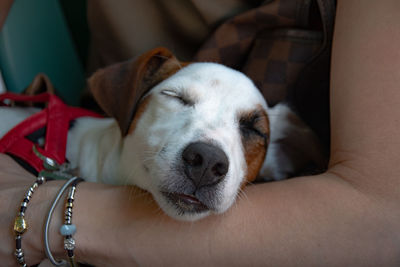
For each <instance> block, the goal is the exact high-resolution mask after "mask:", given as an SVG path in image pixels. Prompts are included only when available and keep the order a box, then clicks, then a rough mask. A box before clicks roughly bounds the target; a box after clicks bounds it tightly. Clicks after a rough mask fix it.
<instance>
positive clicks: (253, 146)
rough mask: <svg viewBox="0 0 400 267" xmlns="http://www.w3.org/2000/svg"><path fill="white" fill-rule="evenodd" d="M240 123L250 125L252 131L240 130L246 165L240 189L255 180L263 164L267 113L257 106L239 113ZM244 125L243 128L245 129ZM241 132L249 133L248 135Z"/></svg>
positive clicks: (267, 128) (267, 126)
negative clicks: (244, 176)
mask: <svg viewBox="0 0 400 267" xmlns="http://www.w3.org/2000/svg"><path fill="white" fill-rule="evenodd" d="M239 118H240V119H239V120H240V121H241V122H243V121H244V122H246V123H249V122H250V123H251V127H252V128H254V130H255V131H256V132H252V130H248V129H244V130H242V143H243V148H244V154H245V158H246V164H247V174H246V179H245V181H244V182H243V184H242V187H243V186H244V185H246V184H247V183H250V182H252V181H254V180H255V179H256V178H257V175H258V172H259V171H260V168H261V166H262V164H263V162H264V159H265V155H266V153H267V147H268V142H269V120H268V116H267V113H266V112H265V111H264V109H263V108H262V107H261V106H259V107H257V108H256V109H255V110H253V111H246V112H241V113H240V114H239ZM247 126H248V125H246V126H245V127H247ZM243 131H250V132H249V133H246V132H243Z"/></svg>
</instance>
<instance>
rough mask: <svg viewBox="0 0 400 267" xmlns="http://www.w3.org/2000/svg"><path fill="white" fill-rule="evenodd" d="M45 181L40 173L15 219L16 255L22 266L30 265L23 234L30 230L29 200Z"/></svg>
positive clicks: (26, 194)
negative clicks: (27, 215) (27, 221)
mask: <svg viewBox="0 0 400 267" xmlns="http://www.w3.org/2000/svg"><path fill="white" fill-rule="evenodd" d="M45 182H46V178H45V177H44V176H41V175H39V176H38V177H37V178H36V181H35V182H34V183H33V185H32V186H31V187H29V189H28V191H27V192H26V193H25V196H24V199H23V200H22V202H21V205H20V209H19V212H18V215H17V217H15V220H14V234H15V257H16V259H17V261H18V264H19V265H20V266H22V267H27V266H28V265H27V264H26V263H25V257H24V251H23V250H22V235H23V234H24V233H25V232H26V231H27V230H28V224H27V223H26V220H25V211H26V208H27V206H28V203H29V201H30V200H31V198H32V195H33V193H34V192H35V189H36V188H38V187H39V186H40V185H42V184H43V183H45Z"/></svg>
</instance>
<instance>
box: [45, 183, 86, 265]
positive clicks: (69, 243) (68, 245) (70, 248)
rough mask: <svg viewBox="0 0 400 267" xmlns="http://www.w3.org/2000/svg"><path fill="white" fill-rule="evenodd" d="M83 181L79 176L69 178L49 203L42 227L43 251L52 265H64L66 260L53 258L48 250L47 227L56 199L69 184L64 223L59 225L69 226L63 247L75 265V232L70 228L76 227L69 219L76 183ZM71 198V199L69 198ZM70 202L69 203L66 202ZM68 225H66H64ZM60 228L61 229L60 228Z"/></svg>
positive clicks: (71, 262)
mask: <svg viewBox="0 0 400 267" xmlns="http://www.w3.org/2000/svg"><path fill="white" fill-rule="evenodd" d="M81 181H83V179H82V178H79V177H76V176H75V177H72V178H70V179H69V180H68V181H67V182H66V183H65V184H64V185H63V186H62V187H61V189H60V191H58V194H57V196H56V197H55V199H54V201H53V204H52V205H51V207H50V209H49V212H48V214H47V217H46V222H45V227H44V247H45V252H46V255H47V258H48V259H49V260H50V262H51V263H52V264H53V265H54V266H65V264H66V261H65V260H59V261H57V260H55V259H54V256H53V254H52V253H51V251H50V245H49V228H50V222H51V217H52V215H53V212H54V209H55V207H56V206H57V203H58V201H59V200H60V198H61V196H62V195H63V194H64V192H65V191H66V190H67V188H68V187H69V186H72V188H71V190H70V192H69V194H68V199H67V204H66V210H65V223H64V225H62V226H61V228H63V230H66V229H65V228H66V227H67V228H68V227H70V228H69V229H68V230H66V232H65V233H67V235H65V238H64V248H65V249H66V250H67V253H68V259H69V261H70V266H72V267H74V266H77V265H76V262H75V257H74V248H75V240H74V239H73V238H72V235H73V234H74V233H75V231H73V229H72V228H74V229H75V230H76V227H74V226H75V225H74V226H72V224H71V220H72V207H73V204H72V203H73V199H74V195H75V191H76V185H77V184H78V183H79V182H81ZM70 199H71V200H70ZM68 203H71V204H68ZM65 225H68V226H65ZM60 230H61V229H60Z"/></svg>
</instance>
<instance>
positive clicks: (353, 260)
mask: <svg viewBox="0 0 400 267" xmlns="http://www.w3.org/2000/svg"><path fill="white" fill-rule="evenodd" d="M245 192H246V194H247V197H245V196H243V197H241V199H240V200H239V201H238V204H237V205H235V206H234V207H232V209H231V210H229V211H228V212H227V213H226V214H224V215H221V216H213V217H209V218H206V219H205V220H202V221H200V222H196V223H183V222H176V221H173V220H171V219H169V218H167V217H165V216H164V215H162V214H160V212H161V211H159V212H158V213H157V212H156V211H155V209H152V208H151V209H148V207H146V205H147V204H145V203H146V202H143V201H138V202H137V203H136V204H135V205H133V206H132V211H131V212H127V211H126V209H125V213H124V215H122V214H121V215H116V216H122V217H123V218H124V219H122V221H124V222H125V223H127V222H128V225H115V226H114V227H113V230H114V232H112V231H111V230H110V229H108V228H107V229H103V230H104V232H105V235H103V237H104V240H103V244H102V245H107V244H108V245H109V246H110V248H109V249H115V248H116V249H119V250H120V253H121V254H124V256H121V258H120V260H121V262H120V266H127V265H129V261H125V264H124V263H123V261H122V258H123V257H125V259H127V258H128V257H132V258H134V259H135V260H136V261H137V262H138V263H139V264H140V265H144V266H159V265H171V266H199V265H203V266H204V265H208V266H216V265H237V266H249V265H256V266H259V265H262V266H313V265H318V266H321V265H324V266H332V265H334V266H363V265H371V266H374V265H375V266H378V265H381V266H385V265H387V266H391V265H393V263H394V262H396V260H397V261H398V260H399V259H398V255H396V253H397V251H396V246H395V244H394V243H395V241H394V240H393V239H392V238H393V232H392V230H393V229H394V227H393V224H392V222H391V221H390V220H389V219H388V218H389V216H388V215H389V213H390V211H389V210H387V209H385V208H384V207H383V206H380V204H379V202H377V201H372V200H370V199H369V198H368V197H366V196H365V195H364V194H362V193H359V192H358V191H356V190H354V188H352V187H351V186H350V185H349V184H348V183H346V182H344V181H343V180H341V179H340V178H337V177H336V176H334V175H329V174H324V175H321V176H315V177H308V178H299V179H295V180H292V181H288V182H283V183H274V184H268V185H257V186H252V187H248V188H247V189H246V191H245ZM99 209H101V208H99ZM114 212H116V210H114ZM129 213H130V214H129ZM135 213H136V215H135ZM121 226H122V227H121ZM108 234H110V235H113V237H111V238H110V239H111V240H113V241H115V242H108V241H107V239H109V238H107V235H108ZM99 236H101V235H96V237H95V238H99ZM95 243H97V242H96V241H95V240H93V242H92V245H95ZM116 244H119V245H116ZM102 249H103V251H106V250H107V246H103V248H102ZM96 254H97V253H96ZM107 254H108V253H104V256H105V257H107ZM129 254H130V255H129ZM109 255H115V254H113V253H109ZM93 260H96V259H93ZM109 260H111V259H109ZM113 260H117V259H115V258H114V259H113ZM104 262H106V261H105V260H104V259H103V260H101V261H100V262H96V263H97V264H98V266H107V264H104Z"/></svg>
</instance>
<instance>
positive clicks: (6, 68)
mask: <svg viewBox="0 0 400 267" xmlns="http://www.w3.org/2000/svg"><path fill="white" fill-rule="evenodd" d="M72 2H76V1H72ZM82 3H84V2H83V1H82ZM64 6H65V4H64ZM67 6H68V5H67ZM81 12H82V11H81ZM80 51H81V53H80V54H81V57H83V56H84V55H83V53H84V52H82V49H81V50H80ZM0 69H1V71H2V74H3V78H4V81H5V84H6V86H7V89H8V90H9V91H12V92H21V91H23V90H24V89H25V88H26V87H27V86H28V85H29V84H30V83H31V81H32V79H33V78H34V77H35V76H36V75H37V74H38V73H40V72H43V73H45V74H46V75H47V76H49V78H50V80H51V81H52V83H53V84H54V86H55V88H56V90H57V93H58V94H59V96H61V98H63V99H64V101H66V102H67V103H68V104H70V105H78V104H79V97H80V94H81V91H82V89H83V88H84V86H85V73H84V68H83V64H82V61H81V59H80V58H79V55H78V53H77V50H76V48H75V44H74V42H73V39H72V36H71V33H70V31H69V28H68V24H67V21H66V19H65V16H64V13H63V10H62V6H61V2H59V1H56V0H35V1H32V0H15V1H14V4H13V5H12V7H11V10H10V13H9V15H8V17H7V20H6V22H5V24H4V26H3V29H2V30H1V32H0Z"/></svg>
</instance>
